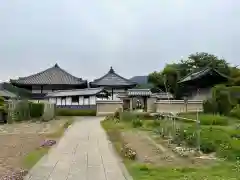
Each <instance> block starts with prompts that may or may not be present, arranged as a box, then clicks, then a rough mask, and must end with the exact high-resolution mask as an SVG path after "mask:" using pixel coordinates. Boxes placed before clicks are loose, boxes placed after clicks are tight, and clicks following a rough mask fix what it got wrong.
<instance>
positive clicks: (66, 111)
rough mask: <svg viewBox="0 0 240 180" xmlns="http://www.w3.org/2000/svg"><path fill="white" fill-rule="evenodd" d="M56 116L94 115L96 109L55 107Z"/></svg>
mask: <svg viewBox="0 0 240 180" xmlns="http://www.w3.org/2000/svg"><path fill="white" fill-rule="evenodd" d="M56 114H57V116H96V110H90V109H89V110H82V109H70V108H57V110H56Z"/></svg>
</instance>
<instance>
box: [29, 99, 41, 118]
mask: <svg viewBox="0 0 240 180" xmlns="http://www.w3.org/2000/svg"><path fill="white" fill-rule="evenodd" d="M29 110H30V117H32V118H40V117H42V115H43V112H44V104H43V103H32V102H30V103H29Z"/></svg>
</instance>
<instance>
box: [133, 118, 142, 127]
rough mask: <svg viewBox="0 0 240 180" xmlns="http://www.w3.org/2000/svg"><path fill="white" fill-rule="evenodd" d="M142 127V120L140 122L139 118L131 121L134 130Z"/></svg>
mask: <svg viewBox="0 0 240 180" xmlns="http://www.w3.org/2000/svg"><path fill="white" fill-rule="evenodd" d="M142 125H143V123H142V120H140V119H139V118H136V119H133V120H132V126H133V127H134V128H138V127H142Z"/></svg>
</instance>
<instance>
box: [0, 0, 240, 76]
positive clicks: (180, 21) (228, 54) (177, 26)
mask: <svg viewBox="0 0 240 180" xmlns="http://www.w3.org/2000/svg"><path fill="white" fill-rule="evenodd" d="M239 47H240V1H238V0H201V1H196V0H41V1H39V0H38V1H35V0H1V1H0V62H1V66H0V81H7V80H9V79H10V78H11V79H15V78H17V77H24V76H28V75H31V74H33V73H37V72H39V71H42V70H45V69H47V68H49V67H51V66H53V65H54V64H55V63H58V64H59V66H60V67H61V68H63V69H65V70H67V71H68V72H69V73H71V74H73V75H75V76H78V77H82V78H83V79H88V80H93V79H95V78H99V77H101V76H102V75H104V74H105V73H107V72H108V70H109V68H110V66H112V67H113V68H114V69H115V71H116V72H117V73H118V74H120V75H122V76H124V77H126V78H130V77H132V76H136V75H147V74H149V73H150V72H153V71H160V70H161V69H162V68H163V67H164V66H165V64H166V63H171V62H177V61H179V60H180V59H182V58H187V57H188V55H189V54H190V53H195V52H208V53H212V54H215V55H217V56H219V57H221V58H225V59H226V60H227V61H228V62H229V63H232V64H235V65H239V64H240V63H239V59H238V57H239V54H240V51H238V50H239Z"/></svg>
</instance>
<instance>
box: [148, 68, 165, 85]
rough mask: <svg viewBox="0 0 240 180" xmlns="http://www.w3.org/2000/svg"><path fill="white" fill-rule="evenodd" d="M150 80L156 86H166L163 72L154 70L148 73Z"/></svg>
mask: <svg viewBox="0 0 240 180" xmlns="http://www.w3.org/2000/svg"><path fill="white" fill-rule="evenodd" d="M148 82H149V83H151V84H153V85H154V86H155V87H158V88H162V87H164V79H163V75H162V73H161V72H156V71H154V72H153V73H150V74H149V75H148Z"/></svg>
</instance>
